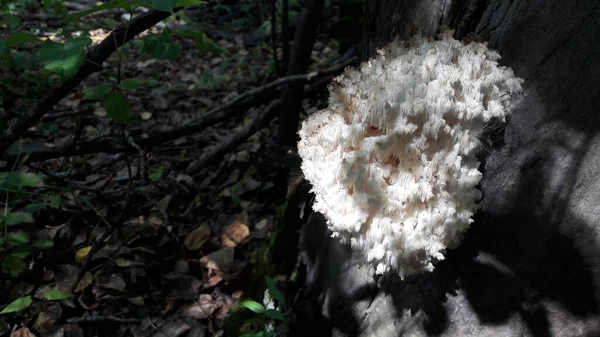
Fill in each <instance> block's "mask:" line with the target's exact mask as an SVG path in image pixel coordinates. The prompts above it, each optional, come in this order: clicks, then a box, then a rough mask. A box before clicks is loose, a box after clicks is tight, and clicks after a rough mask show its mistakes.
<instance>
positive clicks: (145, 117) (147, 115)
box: [140, 111, 152, 121]
mask: <svg viewBox="0 0 600 337" xmlns="http://www.w3.org/2000/svg"><path fill="white" fill-rule="evenodd" d="M140 116H142V119H143V120H145V121H147V120H149V119H150V118H152V112H148V111H144V112H142V113H141V114H140Z"/></svg>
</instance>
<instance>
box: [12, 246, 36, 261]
mask: <svg viewBox="0 0 600 337" xmlns="http://www.w3.org/2000/svg"><path fill="white" fill-rule="evenodd" d="M31 253H33V248H31V246H28V245H22V246H17V247H16V248H15V249H13V251H12V252H10V256H14V257H16V258H19V259H22V260H23V259H25V258H26V257H28V256H29V255H31Z"/></svg>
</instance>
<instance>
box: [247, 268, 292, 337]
mask: <svg viewBox="0 0 600 337" xmlns="http://www.w3.org/2000/svg"><path fill="white" fill-rule="evenodd" d="M265 282H266V284H267V293H268V296H266V299H265V302H268V303H269V304H268V305H267V307H265V305H263V304H261V303H258V302H256V301H252V300H245V301H243V302H242V303H241V306H242V307H244V308H246V309H248V310H250V311H252V312H254V313H255V316H254V317H250V318H248V319H247V320H246V322H245V324H244V328H243V329H244V330H246V331H248V332H246V333H244V334H243V335H241V336H240V337H272V336H277V335H278V334H277V331H278V329H277V327H278V326H280V325H282V324H283V325H285V324H287V322H288V320H287V318H286V316H285V315H284V313H283V310H284V309H285V297H284V295H283V293H282V292H281V291H279V289H277V286H276V285H275V281H274V280H273V279H272V278H270V277H268V276H265ZM272 300H275V301H276V303H277V305H276V306H275V305H274V303H273V302H272ZM275 308H277V309H275Z"/></svg>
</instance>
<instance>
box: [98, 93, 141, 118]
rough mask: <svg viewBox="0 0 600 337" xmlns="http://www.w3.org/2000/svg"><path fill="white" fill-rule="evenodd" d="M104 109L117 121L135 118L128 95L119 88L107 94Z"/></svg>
mask: <svg viewBox="0 0 600 337" xmlns="http://www.w3.org/2000/svg"><path fill="white" fill-rule="evenodd" d="M104 109H105V110H106V114H107V115H108V117H110V119H112V120H113V121H115V122H117V123H128V122H131V121H133V120H135V118H134V116H133V112H132V111H131V107H129V101H128V100H127V97H125V95H123V94H122V93H121V92H120V91H118V90H113V91H111V92H109V93H108V95H106V98H105V99H104Z"/></svg>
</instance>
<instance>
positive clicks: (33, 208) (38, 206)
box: [25, 202, 48, 213]
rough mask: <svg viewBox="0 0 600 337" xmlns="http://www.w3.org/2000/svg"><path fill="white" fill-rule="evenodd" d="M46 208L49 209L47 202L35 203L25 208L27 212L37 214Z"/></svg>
mask: <svg viewBox="0 0 600 337" xmlns="http://www.w3.org/2000/svg"><path fill="white" fill-rule="evenodd" d="M46 207H48V204H47V203H45V202H34V203H33V204H29V205H27V206H25V212H29V213H35V212H37V211H39V210H41V209H44V208H46Z"/></svg>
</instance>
